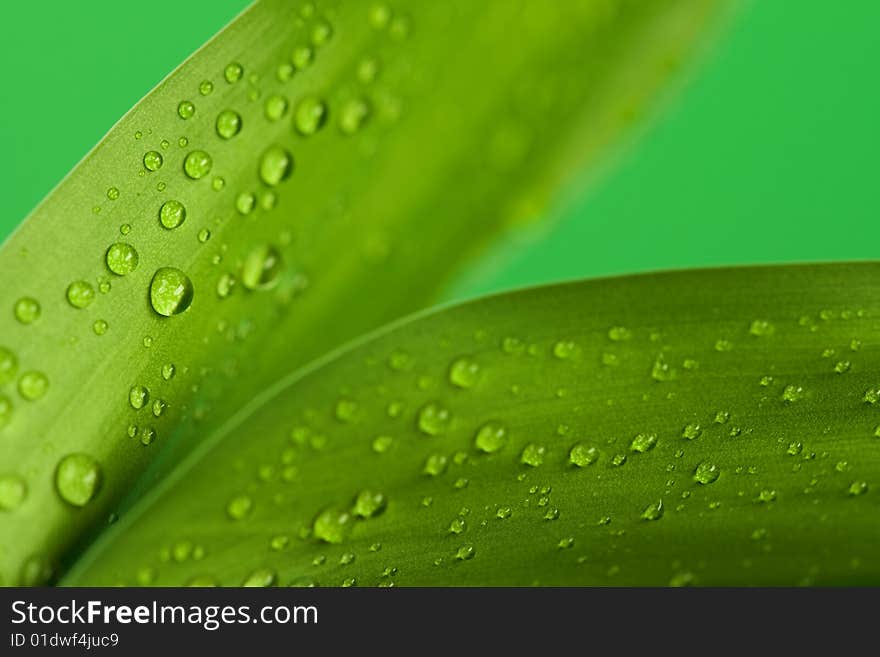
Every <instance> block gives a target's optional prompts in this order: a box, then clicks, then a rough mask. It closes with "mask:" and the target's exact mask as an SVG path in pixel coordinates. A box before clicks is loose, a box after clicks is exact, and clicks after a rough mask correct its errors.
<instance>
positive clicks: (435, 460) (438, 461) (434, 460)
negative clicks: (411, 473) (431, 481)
mask: <svg viewBox="0 0 880 657" xmlns="http://www.w3.org/2000/svg"><path fill="white" fill-rule="evenodd" d="M448 464H449V459H448V458H447V457H446V456H445V455H444V454H431V455H429V456H428V458H427V459H425V466H424V467H423V468H422V472H423V473H424V474H426V475H430V476H431V477H439V476H440V475H442V474H443V473H444V472H446V466H447V465H448Z"/></svg>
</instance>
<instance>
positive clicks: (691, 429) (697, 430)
mask: <svg viewBox="0 0 880 657" xmlns="http://www.w3.org/2000/svg"><path fill="white" fill-rule="evenodd" d="M702 433H703V429H702V427H701V426H700V425H699V424H693V423H691V424H686V425H685V426H684V428H683V429H682V430H681V437H682V438H684V439H686V440H696V439H697V438H699V437H700V436H701V435H702Z"/></svg>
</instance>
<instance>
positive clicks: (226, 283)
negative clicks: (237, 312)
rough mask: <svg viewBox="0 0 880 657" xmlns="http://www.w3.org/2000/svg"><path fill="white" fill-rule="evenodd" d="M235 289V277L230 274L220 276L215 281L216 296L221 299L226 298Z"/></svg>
mask: <svg viewBox="0 0 880 657" xmlns="http://www.w3.org/2000/svg"><path fill="white" fill-rule="evenodd" d="M234 289H235V276H233V275H232V274H222V275H221V276H220V278H219V279H218V280H217V296H218V297H220V298H221V299H225V298H227V297H228V296H229V295H230V294H232V291H233V290H234Z"/></svg>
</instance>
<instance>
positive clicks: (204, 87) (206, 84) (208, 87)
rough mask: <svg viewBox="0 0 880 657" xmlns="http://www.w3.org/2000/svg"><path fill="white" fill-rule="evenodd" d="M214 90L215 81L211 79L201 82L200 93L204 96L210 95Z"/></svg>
mask: <svg viewBox="0 0 880 657" xmlns="http://www.w3.org/2000/svg"><path fill="white" fill-rule="evenodd" d="M212 91H214V83H213V82H211V81H210V80H202V81H201V83H200V84H199V93H200V94H202V95H203V96H210V95H211V92H212Z"/></svg>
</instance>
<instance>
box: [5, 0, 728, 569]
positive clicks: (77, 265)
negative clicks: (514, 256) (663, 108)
mask: <svg viewBox="0 0 880 657" xmlns="http://www.w3.org/2000/svg"><path fill="white" fill-rule="evenodd" d="M718 4H719V3H717V2H714V1H710V0H664V1H662V2H657V3H651V4H650V6H649V5H646V4H644V3H639V2H613V3H605V2H582V3H564V4H559V5H553V6H551V7H544V6H538V5H535V4H534V3H525V2H470V1H460V2H452V3H442V4H435V3H423V2H414V1H412V2H404V1H401V2H397V3H395V5H394V7H393V9H392V10H391V11H390V13H389V12H387V11H385V10H379V11H378V13H377V12H376V11H375V10H374V9H372V8H371V6H370V5H367V4H364V3H357V2H355V3H343V2H327V3H322V7H321V10H320V11H318V12H314V11H311V10H310V11H308V12H304V11H301V10H300V9H299V8H298V7H297V6H295V5H294V4H293V3H289V2H282V1H280V0H267V1H266V2H261V3H258V4H256V5H255V6H253V7H252V8H251V9H249V10H248V11H247V12H245V13H244V14H243V15H242V16H241V17H240V18H239V19H238V20H237V21H235V22H234V23H233V24H232V25H231V26H230V27H229V28H227V29H226V30H225V31H224V32H223V33H221V34H220V35H219V36H218V37H217V38H216V39H214V40H213V41H211V42H210V43H208V44H207V45H206V46H205V47H204V48H203V49H202V50H201V51H200V52H198V53H197V54H196V55H195V56H194V57H193V58H191V59H190V60H189V61H187V62H185V63H184V64H183V65H182V67H181V68H180V69H179V70H178V71H177V72H175V73H174V74H173V75H172V76H170V77H169V78H168V79H167V80H165V81H164V82H163V83H162V84H161V85H160V86H159V87H158V88H157V89H156V90H155V91H154V92H152V93H151V94H150V95H149V96H148V97H147V98H145V99H144V101H143V102H142V103H140V104H139V105H138V106H137V107H136V108H135V109H134V110H132V112H131V113H130V114H129V115H127V116H126V117H124V118H123V119H122V120H121V121H120V123H119V124H118V125H117V126H116V127H115V128H114V129H113V130H112V131H111V132H110V133H109V134H108V136H107V137H106V138H105V139H104V140H103V141H102V142H101V144H99V146H98V147H97V148H96V149H95V151H94V152H92V153H91V154H90V155H89V156H88V157H87V158H86V159H85V160H84V161H83V162H82V163H81V164H80V165H79V166H78V167H77V168H76V170H75V171H74V172H73V173H72V174H71V175H70V176H69V177H68V178H67V179H66V180H65V181H64V182H62V184H61V185H60V186H59V187H58V189H56V190H55V191H54V192H53V193H52V194H51V195H50V196H49V197H48V198H47V199H46V201H45V202H44V203H43V204H42V205H41V206H40V207H39V208H38V209H37V210H36V211H35V212H34V213H33V215H32V216H31V217H30V218H29V219H28V220H27V221H26V222H25V223H24V224H23V225H22V226H21V228H20V229H19V230H18V231H17V232H16V233H15V234H14V235H13V237H12V238H11V239H10V240H8V241H7V242H6V243H5V245H4V246H3V248H2V251H0V270H2V272H3V280H4V286H3V287H2V289H0V307H3V308H5V309H7V310H6V311H4V312H3V313H0V336H2V339H0V344H2V346H3V347H4V348H6V349H8V350H9V351H11V352H12V353H13V354H14V358H15V361H16V369H17V373H16V376H15V377H6V376H5V375H4V381H2V383H0V384H2V385H3V386H4V387H3V390H2V393H0V394H2V395H3V397H2V400H0V401H2V409H3V425H4V426H3V427H2V429H0V431H2V434H3V435H2V437H3V440H2V441H0V463H3V472H0V475H2V476H11V477H16V478H18V480H19V481H20V482H21V483H22V485H23V486H25V489H26V496H25V498H24V500H23V501H19V502H16V505H15V507H16V508H15V509H14V510H13V511H12V512H9V513H7V512H5V511H4V512H3V513H2V516H0V543H2V545H3V548H4V549H3V552H2V555H0V579H2V581H4V582H13V583H14V582H26V583H36V582H40V581H44V580H45V579H46V577H48V576H49V573H51V572H52V571H53V570H56V569H57V564H58V561H59V559H60V558H61V557H62V556H63V555H64V554H65V553H67V552H68V551H69V549H70V548H71V546H72V545H73V544H74V543H75V542H77V541H87V540H88V530H90V529H91V530H96V529H100V528H101V527H102V526H103V525H104V524H105V522H106V519H107V518H108V516H109V515H110V513H111V512H112V511H114V510H118V509H119V508H120V507H119V501H120V499H121V498H122V497H123V496H124V495H125V494H126V493H130V495H131V498H132V499H137V498H138V497H139V496H140V495H141V494H142V493H143V491H144V490H146V489H148V488H149V487H150V485H151V484H152V482H153V481H154V480H156V479H158V478H161V476H162V474H163V472H165V471H166V470H167V469H168V468H169V467H170V466H172V465H173V464H174V463H176V462H177V460H178V459H179V458H180V456H181V455H183V454H186V453H187V452H188V451H189V450H190V449H192V447H193V446H194V445H197V444H198V442H199V438H200V436H201V435H204V434H206V433H210V432H211V431H212V430H213V429H214V428H216V427H217V426H220V425H221V424H222V423H223V422H224V421H225V420H226V419H227V418H228V417H229V415H230V413H232V412H233V411H234V410H235V409H236V408H238V407H239V406H240V405H241V404H243V403H245V402H246V401H247V400H248V399H250V397H251V395H252V394H253V392H254V391H255V390H259V389H260V388H261V387H263V386H265V385H266V384H267V383H268V382H271V381H274V380H276V379H277V378H278V377H279V376H281V375H282V374H283V373H284V372H286V371H287V368H289V367H293V366H295V365H298V364H302V363H305V362H307V361H309V360H311V359H312V358H314V357H316V356H318V355H320V354H321V353H323V352H324V351H326V350H327V349H329V348H332V347H333V346H335V345H337V344H339V343H341V342H342V341H344V340H347V339H350V338H352V337H354V336H356V335H358V334H359V333H361V332H362V331H364V330H368V329H371V328H373V327H376V326H378V325H380V324H382V323H384V322H386V321H388V320H389V319H392V318H394V317H396V316H398V315H400V314H401V313H403V312H409V311H411V310H414V309H416V308H418V307H420V306H421V305H423V304H424V303H425V302H426V301H427V300H429V299H430V298H431V296H432V295H433V294H435V292H436V291H437V290H438V288H439V287H440V286H441V285H442V283H443V281H444V280H445V278H446V277H447V276H448V275H449V273H450V272H451V271H453V270H454V269H455V268H456V267H457V266H458V265H459V264H460V263H462V262H463V261H465V260H466V259H468V258H469V257H470V256H472V255H473V254H474V253H475V252H477V251H478V250H479V248H480V247H481V246H482V245H483V244H484V243H485V242H486V241H487V240H488V239H489V238H490V237H491V236H492V235H494V234H495V233H497V232H498V231H499V230H501V229H502V228H503V227H505V226H507V225H509V224H510V223H511V221H513V220H514V219H518V218H521V217H522V215H523V213H524V212H526V214H531V213H532V212H534V211H535V210H537V209H539V208H540V207H541V206H542V205H543V204H544V203H545V201H546V199H547V198H549V196H550V195H551V194H552V192H553V190H555V189H556V188H557V186H558V184H559V182H560V181H561V180H563V179H564V178H565V177H567V176H568V173H569V169H570V168H571V167H572V166H573V165H574V164H580V163H583V162H585V161H590V160H592V159H593V158H594V156H596V155H598V153H599V152H600V151H602V150H603V149H604V148H605V146H606V145H607V143H608V142H609V140H610V139H611V138H612V137H613V136H615V135H616V134H617V133H618V132H619V131H620V129H622V128H623V127H625V126H626V124H627V123H628V122H629V117H630V116H631V113H632V110H633V108H638V107H640V106H641V104H642V103H643V102H644V101H645V100H646V99H647V98H649V97H650V96H652V95H653V93H654V92H655V90H656V89H657V87H658V86H659V85H660V84H661V83H663V82H664V81H665V80H666V79H667V78H668V77H669V61H670V60H671V59H674V58H675V57H677V56H679V55H680V54H681V53H682V52H684V51H685V50H686V48H687V46H688V45H689V44H692V43H693V41H694V39H695V38H696V36H697V35H698V34H699V33H700V32H701V30H702V28H703V26H704V25H705V23H706V21H707V19H708V18H709V16H710V15H712V13H713V11H714V10H715V8H716V6H717V5H718ZM309 7H313V6H312V5H309ZM512 32H515V33H516V35H517V36H516V39H511V38H510V34H511V33H512ZM450 43H453V44H454V47H450ZM657 62H660V64H659V65H658V64H657ZM238 65H241V66H242V67H243V70H241V69H239V68H238ZM321 103H323V105H322V104H321ZM229 110H232V111H234V112H236V113H237V114H238V115H239V117H240V120H241V126H242V127H240V129H238V128H236V121H235V120H234V118H231V115H228V114H226V115H224V114H223V113H224V112H226V111H229ZM277 117H280V118H279V119H278V120H274V119H275V118H277ZM322 121H323V124H322ZM322 126H323V127H322ZM319 128H320V129H319ZM237 129H238V132H236V130H237ZM220 133H223V135H222V136H221V134H220ZM312 133H313V134H312ZM202 153H207V154H208V156H210V171H209V172H208V171H207V170H208V169H209V160H208V158H207V157H206V156H205V155H203V154H202ZM290 157H292V158H293V165H292V166H293V169H294V170H293V172H292V173H291V174H290V175H289V177H288V176H287V168H286V166H285V165H286V164H290V160H289V158H290ZM511 190H514V191H515V194H514V195H513V196H511ZM169 201H177V202H179V203H181V204H182V206H183V207H184V208H185V210H186V215H185V220H184V221H183V223H182V224H179V225H177V224H178V222H180V220H181V219H182V218H183V214H182V212H181V210H180V208H179V207H177V208H176V209H175V206H173V205H171V206H167V207H166V206H165V203H167V202H169ZM162 207H166V214H165V215H162V210H161V208H162ZM175 225H177V227H173V226H175ZM172 227H173V228H172ZM116 244H123V245H130V246H133V247H134V248H135V249H136V250H137V253H138V258H137V266H136V268H134V258H133V257H132V256H131V255H130V253H129V254H127V253H126V251H125V247H114V246H113V245H116ZM113 248H116V251H112V249H113ZM120 249H122V250H121V251H120ZM108 253H112V254H113V258H114V264H113V265H112V271H111V270H108V266H110V265H109V263H108ZM279 263H281V264H280V265H279ZM168 267H171V268H174V269H176V270H179V271H181V272H183V273H184V274H185V275H186V276H187V277H188V278H189V280H190V281H191V282H192V286H193V290H194V294H192V295H191V294H190V293H189V292H188V291H187V290H186V286H185V285H184V286H183V287H181V288H180V290H178V291H177V292H175V290H177V287H176V286H177V284H178V283H181V282H185V281H184V279H182V278H181V277H180V275H179V274H177V273H175V272H174V271H171V272H169V271H167V270H165V269H164V268H168ZM132 268H133V271H131V272H130V273H128V274H125V275H119V274H124V272H125V271H127V270H128V269H132ZM158 272H163V273H164V275H165V276H164V277H163V276H159V278H158V279H157V278H156V277H157V273H158ZM156 280H158V281H159V282H160V283H162V285H159V284H156V283H154V281H156ZM232 280H235V281H236V285H235V286H232V285H231V283H230V281H232ZM264 288H265V289H264ZM270 288H271V289H270ZM230 290H231V293H229V292H230ZM104 292H106V293H104ZM153 292H156V294H157V295H158V296H154V295H153ZM65 297H68V298H69V299H70V302H69V303H68V300H67V299H66V298H65ZM29 299H35V300H37V301H38V302H39V303H40V305H41V307H42V314H41V316H40V317H39V319H37V320H36V321H33V322H30V321H28V316H29V313H31V311H32V306H31V305H29V302H28V300H29ZM22 300H24V301H22ZM20 302H21V303H23V304H24V305H20ZM190 302H191V305H190V306H189V307H188V308H186V307H187V304H188V303H190ZM14 308H18V309H19V310H20V311H21V312H19V313H18V314H19V315H21V317H23V318H25V321H24V322H22V321H18V320H17V319H16V313H15V312H14V311H13V309H14ZM183 309H186V311H185V312H183V313H181V314H177V315H174V316H171V317H166V316H165V315H169V314H172V315H173V314H174V313H175V312H177V311H180V310H183ZM156 311H158V312H156ZM31 314H32V313H31ZM33 373H39V374H40V375H42V376H44V377H45V378H40V376H36V377H35V376H34V374H33ZM26 375H27V376H26ZM7 378H8V379H9V380H5V379H7ZM46 381H48V389H46ZM17 389H26V390H24V392H22V393H21V394H19V392H18V391H17ZM37 397H39V399H36V398H37ZM133 407H138V409H137V410H135V408H133ZM10 409H11V410H10ZM147 444H149V447H146V446H145V445H147ZM159 450H162V456H161V457H160V459H159V460H158V462H157V464H156V466H155V467H154V469H153V471H152V472H151V473H150V474H149V475H148V476H147V477H146V478H141V479H140V481H141V483H140V484H139V485H138V486H137V487H136V488H135V489H134V491H133V492H131V491H132V486H133V484H134V482H136V481H138V480H139V477H141V473H142V472H143V470H144V468H145V467H146V466H147V465H148V464H149V463H150V462H151V461H153V460H154V458H153V457H154V456H155V455H156V454H157V453H158V452H159ZM70 453H75V454H86V455H87V456H88V457H90V458H92V459H94V460H95V461H96V462H97V464H98V465H99V467H100V469H101V475H100V477H99V478H98V482H99V485H98V486H96V487H94V489H93V490H92V491H91V492H90V495H91V496H93V499H91V500H88V501H87V503H86V504H85V506H82V507H80V506H77V505H72V504H69V503H67V502H65V501H64V500H62V499H61V498H59V496H58V495H57V494H56V491H55V486H54V480H55V478H56V475H57V468H58V464H59V462H60V460H61V459H62V458H63V457H65V455H67V454H70ZM16 485H17V484H16ZM125 507H126V504H122V507H121V508H123V509H124V508H125ZM84 533H85V536H84Z"/></svg>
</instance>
